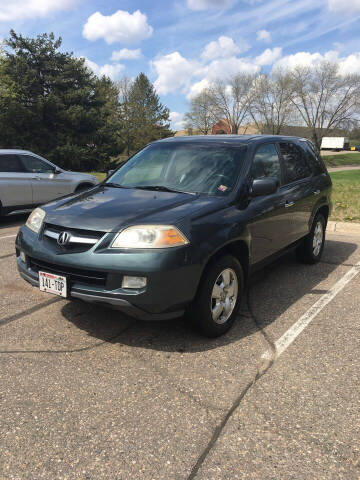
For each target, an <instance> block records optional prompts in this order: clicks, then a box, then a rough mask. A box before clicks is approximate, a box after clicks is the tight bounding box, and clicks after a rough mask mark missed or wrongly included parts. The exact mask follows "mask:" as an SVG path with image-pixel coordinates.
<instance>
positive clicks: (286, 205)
mask: <svg viewBox="0 0 360 480" xmlns="http://www.w3.org/2000/svg"><path fill="white" fill-rule="evenodd" d="M293 205H295V202H285V208H289V207H292V206H293Z"/></svg>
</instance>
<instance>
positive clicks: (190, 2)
mask: <svg viewBox="0 0 360 480" xmlns="http://www.w3.org/2000/svg"><path fill="white" fill-rule="evenodd" d="M359 27H360V0H268V1H267V0H152V1H151V0H137V1H134V0H132V1H130V0H108V1H107V2H106V4H105V2H103V1H102V2H101V1H98V0H26V1H24V0H12V2H9V0H0V38H4V37H6V36H7V35H8V32H9V30H10V28H14V29H15V31H17V32H21V33H22V34H24V35H31V36H32V35H36V34H38V33H42V32H50V31H53V32H54V33H55V34H56V35H58V36H61V37H62V38H63V48H64V49H65V50H68V51H73V52H74V54H75V55H77V56H81V57H85V58H86V59H87V62H88V66H89V67H90V68H92V69H93V70H94V71H95V73H97V74H102V73H105V74H107V75H109V76H111V77H112V78H113V79H117V78H121V76H122V75H124V74H126V75H128V76H130V77H135V76H136V75H137V74H138V73H139V72H140V71H143V72H145V73H146V74H147V75H148V76H149V77H150V79H151V80H152V81H153V82H154V83H155V86H156V88H157V90H158V92H159V94H160V96H161V99H162V101H163V103H164V104H166V105H167V106H168V107H169V109H170V111H171V112H172V120H173V127H174V128H181V126H182V123H181V121H182V114H183V113H184V112H186V111H187V108H188V102H189V99H190V98H191V96H192V95H194V94H196V92H198V91H200V90H201V88H203V87H204V86H207V85H209V84H210V83H211V81H212V80H214V79H215V78H218V77H222V78H224V77H226V76H227V75H231V74H234V73H236V72H238V71H245V72H250V73H255V72H260V71H270V70H271V69H273V68H287V67H291V66H294V65H296V64H315V63H316V62H319V61H321V60H322V59H324V58H327V59H330V60H332V61H336V62H338V63H339V65H340V69H341V71H343V72H358V73H360V28H359Z"/></svg>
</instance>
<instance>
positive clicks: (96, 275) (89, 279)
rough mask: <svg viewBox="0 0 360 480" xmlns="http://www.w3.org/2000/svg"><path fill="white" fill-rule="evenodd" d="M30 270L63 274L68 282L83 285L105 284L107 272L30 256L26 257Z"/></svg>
mask: <svg viewBox="0 0 360 480" xmlns="http://www.w3.org/2000/svg"><path fill="white" fill-rule="evenodd" d="M27 259H28V262H29V267H30V268H31V270H33V271H35V272H36V273H39V271H45V272H48V273H54V274H55V275H64V276H66V277H67V279H68V280H69V281H70V283H71V282H72V283H74V282H77V283H82V284H84V285H105V284H106V277H107V274H106V273H105V272H98V271H96V270H82V269H80V268H74V267H65V266H64V265H54V264H52V263H47V262H43V261H42V260H37V259H35V258H32V257H27Z"/></svg>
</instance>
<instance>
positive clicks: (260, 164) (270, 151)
mask: <svg viewBox="0 0 360 480" xmlns="http://www.w3.org/2000/svg"><path fill="white" fill-rule="evenodd" d="M251 174H252V176H253V178H254V179H258V178H265V177H273V178H277V179H278V180H279V182H280V183H281V167H280V161H279V156H278V153H277V150H276V147H275V145H274V144H273V143H267V144H265V145H261V146H260V147H259V148H258V149H257V150H256V152H255V155H254V159H253V164H252V167H251Z"/></svg>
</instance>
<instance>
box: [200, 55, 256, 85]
mask: <svg viewBox="0 0 360 480" xmlns="http://www.w3.org/2000/svg"><path fill="white" fill-rule="evenodd" d="M259 71H260V67H259V65H255V64H254V62H252V61H251V60H248V59H243V58H237V57H230V58H222V59H219V60H214V61H212V62H211V63H210V64H209V65H207V66H206V67H204V68H203V69H202V70H201V71H200V72H199V73H203V74H204V76H205V77H206V78H207V79H208V80H209V81H211V80H216V79H219V78H220V79H226V78H228V77H231V76H232V75H236V74H237V73H249V74H254V73H257V72H259Z"/></svg>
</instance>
